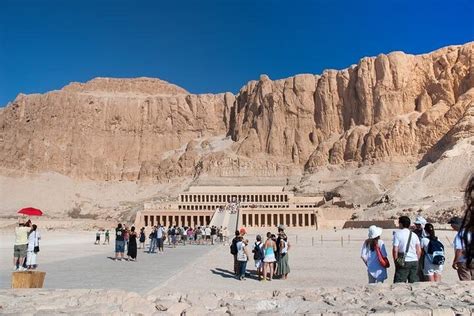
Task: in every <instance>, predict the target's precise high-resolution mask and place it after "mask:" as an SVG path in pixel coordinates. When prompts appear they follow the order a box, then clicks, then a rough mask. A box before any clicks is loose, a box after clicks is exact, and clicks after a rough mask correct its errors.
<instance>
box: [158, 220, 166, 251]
mask: <svg viewBox="0 0 474 316" xmlns="http://www.w3.org/2000/svg"><path fill="white" fill-rule="evenodd" d="M164 238H165V230H164V229H163V226H161V225H160V224H158V228H157V229H156V240H157V244H158V253H160V252H164V247H163V244H164Z"/></svg>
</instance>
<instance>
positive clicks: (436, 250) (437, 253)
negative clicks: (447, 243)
mask: <svg viewBox="0 0 474 316" xmlns="http://www.w3.org/2000/svg"><path fill="white" fill-rule="evenodd" d="M428 259H429V260H430V262H431V263H432V264H434V265H442V264H444V262H445V261H446V257H445V256H444V246H443V244H442V243H441V242H440V241H439V240H438V239H437V238H433V239H430V243H429V244H428Z"/></svg>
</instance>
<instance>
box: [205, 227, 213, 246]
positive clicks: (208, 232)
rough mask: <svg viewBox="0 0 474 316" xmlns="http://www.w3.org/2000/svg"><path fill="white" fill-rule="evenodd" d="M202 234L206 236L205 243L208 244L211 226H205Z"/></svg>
mask: <svg viewBox="0 0 474 316" xmlns="http://www.w3.org/2000/svg"><path fill="white" fill-rule="evenodd" d="M204 234H205V236H206V244H208V245H209V243H210V242H211V228H209V226H206V228H205V229H204Z"/></svg>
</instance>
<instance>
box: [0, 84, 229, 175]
mask: <svg viewBox="0 0 474 316" xmlns="http://www.w3.org/2000/svg"><path fill="white" fill-rule="evenodd" d="M232 103H233V95H231V94H217V95H212V94H203V95H193V94H189V93H188V92H186V91H185V90H184V89H182V88H179V87H177V86H175V85H171V84H168V83H166V82H165V81H162V80H158V79H149V78H138V79H106V78H97V79H94V80H91V81H89V82H87V83H85V84H78V83H73V84H71V85H68V86H66V87H65V88H64V89H62V90H60V91H52V92H49V93H46V94H42V95H40V94H35V95H19V96H18V97H17V98H16V99H15V100H14V101H13V102H12V103H11V104H9V105H8V106H7V107H6V108H5V109H4V110H3V111H2V112H1V114H0V166H1V167H2V168H5V169H14V170H20V171H25V172H41V171H55V172H58V173H61V174H65V175H69V176H72V177H75V178H88V179H95V180H138V179H140V177H141V175H140V171H141V170H142V169H143V168H144V167H145V166H146V165H148V164H150V163H154V162H156V161H159V160H161V155H162V154H163V153H165V152H167V151H169V150H173V149H176V148H179V147H180V146H182V145H185V144H187V143H188V142H189V141H190V140H192V139H195V138H200V137H207V136H212V135H218V134H225V132H226V130H227V127H228V126H227V124H228V123H227V121H226V119H225V116H224V115H225V112H226V108H229V107H230V106H231V105H232ZM149 176H150V177H151V176H154V175H149Z"/></svg>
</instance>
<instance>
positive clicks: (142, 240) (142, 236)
mask: <svg viewBox="0 0 474 316" xmlns="http://www.w3.org/2000/svg"><path fill="white" fill-rule="evenodd" d="M145 240H146V236H145V227H142V228H140V239H139V241H140V246H139V247H138V249H142V248H143V249H145Z"/></svg>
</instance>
